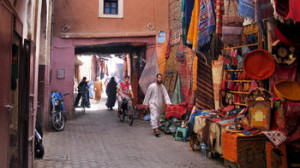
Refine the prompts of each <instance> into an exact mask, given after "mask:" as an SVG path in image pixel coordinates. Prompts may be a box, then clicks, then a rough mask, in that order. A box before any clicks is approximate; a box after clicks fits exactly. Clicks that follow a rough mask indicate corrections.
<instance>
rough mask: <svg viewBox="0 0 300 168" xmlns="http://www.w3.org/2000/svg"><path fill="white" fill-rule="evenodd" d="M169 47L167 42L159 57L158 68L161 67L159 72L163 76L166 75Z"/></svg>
mask: <svg viewBox="0 0 300 168" xmlns="http://www.w3.org/2000/svg"><path fill="white" fill-rule="evenodd" d="M167 46H168V41H167V40H165V42H164V43H163V45H162V47H161V52H160V54H159V55H157V56H158V67H159V72H160V73H161V74H164V72H165V66H166V52H167Z"/></svg>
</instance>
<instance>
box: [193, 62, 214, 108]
mask: <svg viewBox="0 0 300 168" xmlns="http://www.w3.org/2000/svg"><path fill="white" fill-rule="evenodd" d="M196 106H197V108H198V109H200V110H204V109H214V107H215V106H214V92H213V83H212V68H211V63H205V61H204V60H203V59H200V58H198V69H197V91H196Z"/></svg>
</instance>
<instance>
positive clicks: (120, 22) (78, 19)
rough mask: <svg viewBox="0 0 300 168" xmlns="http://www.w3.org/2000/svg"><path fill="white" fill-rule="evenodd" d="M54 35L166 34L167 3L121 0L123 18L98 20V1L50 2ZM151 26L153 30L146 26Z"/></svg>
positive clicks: (68, 0)
mask: <svg viewBox="0 0 300 168" xmlns="http://www.w3.org/2000/svg"><path fill="white" fill-rule="evenodd" d="M54 5H55V6H54V20H55V26H54V36H56V37H59V36H60V35H61V33H62V31H61V28H62V27H63V26H65V25H68V26H69V30H68V31H67V32H65V33H75V34H76V33H89V34H90V33H104V34H105V33H116V32H117V33H123V34H126V33H128V32H154V34H157V33H158V32H159V31H161V30H162V31H165V32H167V31H168V8H169V5H168V0H139V1H137V0H124V17H123V18H121V19H120V18H117V19H115V18H113V19H112V18H100V17H99V15H98V13H99V0H89V1H86V0H72V1H71V0H63V1H61V0H60V1H55V3H54ZM148 23H151V24H152V25H153V26H154V30H151V29H149V28H148V27H147V24H148Z"/></svg>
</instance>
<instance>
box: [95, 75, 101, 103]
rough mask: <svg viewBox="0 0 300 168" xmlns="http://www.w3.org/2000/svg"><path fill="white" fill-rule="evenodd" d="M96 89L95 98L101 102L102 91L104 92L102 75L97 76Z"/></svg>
mask: <svg viewBox="0 0 300 168" xmlns="http://www.w3.org/2000/svg"><path fill="white" fill-rule="evenodd" d="M94 91H95V100H96V102H97V103H99V102H100V99H101V93H102V81H101V80H100V77H97V79H96V81H95V82H94Z"/></svg>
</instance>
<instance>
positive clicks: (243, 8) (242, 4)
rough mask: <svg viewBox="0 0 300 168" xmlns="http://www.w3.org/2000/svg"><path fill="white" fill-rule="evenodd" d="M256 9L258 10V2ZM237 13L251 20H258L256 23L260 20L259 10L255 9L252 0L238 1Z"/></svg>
mask: <svg viewBox="0 0 300 168" xmlns="http://www.w3.org/2000/svg"><path fill="white" fill-rule="evenodd" d="M256 8H257V9H259V3H258V1H257V3H256ZM238 12H239V13H240V15H242V16H244V17H247V18H250V19H252V20H255V19H258V21H260V20H261V17H260V12H259V10H256V9H255V2H254V0H240V1H239V9H238ZM256 14H257V16H255V15H256ZM256 17H257V18H256Z"/></svg>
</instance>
